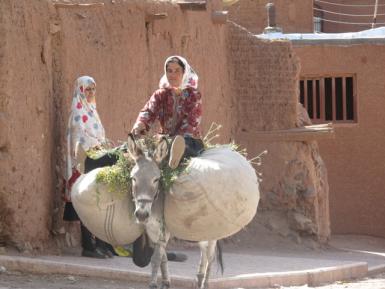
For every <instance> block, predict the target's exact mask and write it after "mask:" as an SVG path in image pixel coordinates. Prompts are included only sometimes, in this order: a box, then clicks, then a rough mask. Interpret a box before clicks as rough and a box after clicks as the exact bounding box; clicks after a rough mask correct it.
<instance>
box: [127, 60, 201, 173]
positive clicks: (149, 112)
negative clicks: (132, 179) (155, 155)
mask: <svg viewBox="0 0 385 289" xmlns="http://www.w3.org/2000/svg"><path fill="white" fill-rule="evenodd" d="M197 88H198V75H197V74H196V73H195V71H194V70H193V69H192V68H191V66H190V65H189V64H188V62H187V60H186V59H184V58H183V57H181V56H170V57H169V58H167V59H166V62H165V64H164V75H163V76H162V78H161V79H160V82H159V89H158V90H156V91H155V92H154V93H153V95H152V96H151V97H150V99H149V100H148V102H147V103H146V104H145V106H144V107H143V109H142V110H141V111H140V113H139V116H138V118H137V120H136V122H135V124H134V127H133V129H132V133H133V134H134V135H135V136H141V135H144V134H146V133H147V132H148V131H149V130H150V128H151V126H152V125H153V124H154V122H155V121H156V120H158V121H159V123H160V131H159V133H160V134H167V135H169V136H171V137H174V138H175V139H174V141H173V144H172V147H171V156H170V160H169V166H170V167H171V168H173V169H174V168H176V167H177V166H178V165H179V162H180V160H181V159H182V157H186V158H187V157H194V156H197V155H199V153H200V152H201V151H202V150H203V147H204V145H203V142H202V140H201V129H200V123H201V116H202V98H201V94H200V92H199V91H198V89H197Z"/></svg>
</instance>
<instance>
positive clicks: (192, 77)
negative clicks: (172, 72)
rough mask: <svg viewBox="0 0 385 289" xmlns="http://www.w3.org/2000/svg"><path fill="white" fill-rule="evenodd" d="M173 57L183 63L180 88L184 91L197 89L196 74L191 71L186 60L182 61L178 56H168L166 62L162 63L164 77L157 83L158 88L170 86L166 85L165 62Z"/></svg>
mask: <svg viewBox="0 0 385 289" xmlns="http://www.w3.org/2000/svg"><path fill="white" fill-rule="evenodd" d="M174 57H175V58H178V59H180V61H182V62H183V64H184V67H185V69H184V74H183V78H182V84H181V86H180V88H181V89H185V88H186V87H192V88H195V89H197V88H198V75H197V74H196V72H195V71H194V69H192V67H191V66H190V65H189V64H188V62H187V60H186V59H184V58H183V57H182V56H178V55H174V56H170V57H169V58H167V59H166V61H165V63H164V75H163V76H162V78H161V79H160V81H159V88H166V87H169V86H170V84H169V83H168V79H167V75H166V65H167V62H169V61H170V60H171V59H172V58H174Z"/></svg>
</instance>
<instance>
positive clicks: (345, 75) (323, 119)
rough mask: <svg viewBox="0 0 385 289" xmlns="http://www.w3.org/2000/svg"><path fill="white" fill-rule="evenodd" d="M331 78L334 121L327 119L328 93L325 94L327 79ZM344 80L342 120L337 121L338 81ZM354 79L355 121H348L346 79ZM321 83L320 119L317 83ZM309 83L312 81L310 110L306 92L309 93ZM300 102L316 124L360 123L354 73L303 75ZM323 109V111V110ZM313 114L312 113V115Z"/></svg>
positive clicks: (300, 79) (353, 111) (353, 110)
mask: <svg viewBox="0 0 385 289" xmlns="http://www.w3.org/2000/svg"><path fill="white" fill-rule="evenodd" d="M328 78H331V93H332V95H331V106H332V107H331V114H332V119H326V112H327V110H330V108H329V109H327V107H326V104H325V102H326V93H325V79H328ZM338 78H342V88H341V89H342V92H341V94H342V119H337V103H336V101H337V95H336V79H338ZM347 78H352V97H353V101H352V106H353V107H352V114H353V119H348V109H347V106H348V104H347V100H346V97H347V95H346V79H347ZM317 80H318V81H319V107H320V115H319V118H318V115H317V103H318V101H317V85H316V81H317ZM308 81H312V95H311V98H312V108H311V110H312V111H311V110H310V107H309V105H308V99H309V97H306V96H307V93H305V91H307V92H309V89H307V87H308ZM301 82H303V102H302V101H301V98H302V95H301ZM298 89H299V93H298V100H299V102H301V103H302V105H303V106H304V107H305V109H306V111H307V112H308V114H309V118H310V119H311V121H312V122H313V123H314V124H321V123H329V122H332V123H334V124H357V123H358V100H357V97H358V95H357V75H356V74H354V73H340V74H322V75H309V74H307V75H301V76H300V77H299V83H298ZM322 108H323V109H322ZM311 112H312V113H311Z"/></svg>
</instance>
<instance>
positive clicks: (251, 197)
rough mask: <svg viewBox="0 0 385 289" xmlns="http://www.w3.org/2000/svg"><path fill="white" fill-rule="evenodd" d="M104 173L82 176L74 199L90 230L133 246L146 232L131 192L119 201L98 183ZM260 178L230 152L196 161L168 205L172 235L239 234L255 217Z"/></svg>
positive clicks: (211, 152)
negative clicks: (98, 177)
mask: <svg viewBox="0 0 385 289" xmlns="http://www.w3.org/2000/svg"><path fill="white" fill-rule="evenodd" d="M100 170H103V168H98V169H95V170H93V171H91V172H89V173H88V174H85V175H82V176H81V177H79V179H78V180H77V181H76V182H75V184H74V186H73V188H72V191H71V198H72V203H73V206H74V208H75V210H76V212H77V213H78V215H79V217H80V219H81V220H82V222H83V223H84V225H85V226H86V227H87V228H88V229H89V230H90V231H91V232H92V233H93V234H94V235H95V236H97V237H98V238H100V239H102V240H104V241H106V242H108V243H110V244H112V245H122V244H129V243H132V242H133V241H134V240H135V239H137V238H138V237H139V236H140V235H141V234H142V232H143V228H142V227H141V226H140V225H139V224H137V223H136V221H135V217H134V210H135V208H134V204H133V202H132V200H131V198H132V197H131V192H127V195H126V196H124V197H123V196H119V195H117V194H115V193H111V192H109V191H108V189H107V186H106V185H104V184H102V183H97V182H96V176H97V174H98V173H99V172H100ZM258 201H259V186H258V178H257V176H256V173H255V171H254V169H253V167H252V166H251V165H250V163H249V162H248V161H247V160H246V159H245V158H244V157H243V156H242V155H241V154H239V153H237V152H234V151H233V150H231V149H230V148H227V147H219V148H213V149H209V150H207V151H205V152H204V153H203V154H202V155H201V156H199V157H197V158H193V159H192V160H191V161H190V163H189V166H188V167H187V169H186V171H185V172H184V173H182V174H181V175H180V176H179V177H178V179H177V180H176V181H175V182H174V184H173V186H172V188H171V191H170V193H169V194H167V195H166V200H165V209H164V210H165V212H164V213H165V221H166V226H167V228H168V230H169V231H170V232H171V235H173V236H176V237H178V238H180V239H184V240H191V241H202V240H216V239H222V238H225V237H228V236H230V235H232V234H235V233H237V232H238V231H239V230H241V229H242V228H243V227H245V226H246V225H247V224H248V223H249V222H250V221H251V220H252V219H253V217H254V216H255V214H256V211H257V206H258Z"/></svg>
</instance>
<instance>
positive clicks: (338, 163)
mask: <svg viewBox="0 0 385 289" xmlns="http://www.w3.org/2000/svg"><path fill="white" fill-rule="evenodd" d="M294 50H295V52H296V54H297V55H298V56H299V58H300V60H301V67H302V69H301V75H303V76H306V75H309V74H310V75H325V74H326V75H330V76H333V75H338V74H343V73H354V74H355V75H356V85H357V101H358V103H357V104H358V105H357V107H358V122H357V124H346V125H343V124H340V125H339V124H336V125H335V126H334V127H335V134H336V137H335V139H331V140H321V141H319V146H320V150H321V154H322V156H323V159H324V160H325V163H326V165H327V168H328V172H329V184H330V218H331V229H332V232H333V233H356V234H368V235H372V236H379V237H385V232H384V226H385V210H384V209H383V204H384V202H385V194H384V187H385V179H384V177H383V176H384V163H385V149H384V143H385V134H384V132H385V116H384V113H383V109H382V108H383V107H385V95H384V91H385V84H384V70H383V67H384V64H385V45H373V44H370V45H366V44H364V43H363V44H361V45H351V46H333V45H317V46H304V47H294ZM319 59H327V61H323V62H322V65H320V63H319Z"/></svg>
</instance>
